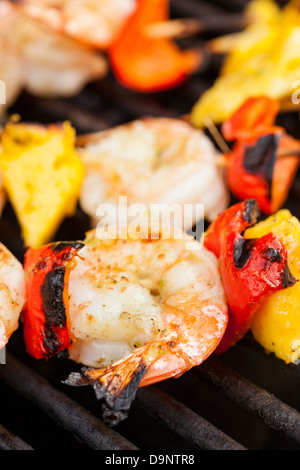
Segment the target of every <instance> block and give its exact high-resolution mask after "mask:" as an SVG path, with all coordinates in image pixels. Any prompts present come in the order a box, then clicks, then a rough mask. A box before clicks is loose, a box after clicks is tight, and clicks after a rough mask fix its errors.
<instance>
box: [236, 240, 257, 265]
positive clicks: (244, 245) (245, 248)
mask: <svg viewBox="0 0 300 470" xmlns="http://www.w3.org/2000/svg"><path fill="white" fill-rule="evenodd" d="M256 240H257V239H256V238H251V239H250V238H249V239H247V238H239V239H238V240H236V242H235V243H234V248H233V258H234V264H235V267H236V268H237V269H242V268H243V267H244V266H245V264H246V263H247V261H248V259H249V257H250V255H251V251H252V248H253V246H254V245H255V242H256Z"/></svg>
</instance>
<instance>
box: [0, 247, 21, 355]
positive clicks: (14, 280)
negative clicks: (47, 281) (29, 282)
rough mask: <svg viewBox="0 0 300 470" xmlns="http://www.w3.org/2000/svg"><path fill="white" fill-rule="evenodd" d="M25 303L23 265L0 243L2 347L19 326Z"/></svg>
mask: <svg viewBox="0 0 300 470" xmlns="http://www.w3.org/2000/svg"><path fill="white" fill-rule="evenodd" d="M24 304H25V277H24V271H23V266H22V265H21V263H20V262H19V261H18V260H17V259H16V258H15V257H14V256H13V255H12V253H11V252H10V251H9V250H8V249H7V248H6V247H5V246H4V245H3V244H2V243H0V349H1V348H3V347H4V346H5V345H6V344H7V342H8V340H9V338H10V336H11V335H12V333H13V332H14V331H15V330H16V329H17V328H18V326H19V317H20V314H21V312H22V309H23V307H24Z"/></svg>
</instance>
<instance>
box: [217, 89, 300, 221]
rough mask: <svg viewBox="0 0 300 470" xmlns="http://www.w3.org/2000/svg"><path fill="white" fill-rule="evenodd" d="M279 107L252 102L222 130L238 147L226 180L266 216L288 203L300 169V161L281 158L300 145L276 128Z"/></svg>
mask: <svg viewBox="0 0 300 470" xmlns="http://www.w3.org/2000/svg"><path fill="white" fill-rule="evenodd" d="M278 110H279V106H278V103H277V101H276V100H272V99H270V98H264V97H261V98H251V99H249V100H247V101H246V102H245V103H244V105H243V106H241V108H240V109H238V110H237V112H236V113H235V114H234V115H233V116H232V117H231V118H230V119H229V120H228V121H227V122H225V123H224V124H223V126H222V132H223V135H224V137H225V138H226V139H227V140H235V141H236V142H235V144H234V146H233V149H232V151H231V152H230V153H228V154H227V155H226V157H227V167H226V179H227V183H228V187H229V188H230V190H231V192H232V193H233V194H234V195H235V196H236V197H237V198H239V199H240V200H244V199H248V198H250V197H254V198H255V199H256V201H257V202H258V204H259V206H260V209H261V210H262V211H263V212H264V213H266V214H272V213H274V212H276V211H277V210H278V209H279V208H280V207H281V206H282V205H283V204H284V202H285V200H286V198H287V196H288V192H289V189H290V187H291V185H292V182H293V180H294V177H295V174H296V172H297V169H298V166H299V157H298V156H296V155H292V154H291V155H289V156H285V157H280V156H278V153H280V152H281V151H283V150H284V151H291V150H294V149H295V150H297V149H300V142H299V141H297V140H295V139H293V138H292V137H290V136H288V135H287V134H286V133H285V131H284V129H283V128H281V127H276V126H275V125H274V122H275V119H276V115H277V113H278Z"/></svg>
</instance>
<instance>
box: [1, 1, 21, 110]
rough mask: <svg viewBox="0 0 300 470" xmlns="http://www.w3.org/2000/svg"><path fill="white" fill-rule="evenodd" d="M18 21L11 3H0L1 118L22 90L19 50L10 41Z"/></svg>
mask: <svg viewBox="0 0 300 470" xmlns="http://www.w3.org/2000/svg"><path fill="white" fill-rule="evenodd" d="M15 19H16V12H15V10H14V8H13V6H12V5H11V4H10V3H9V2H5V1H2V2H0V22H1V30H0V79H1V99H0V116H3V115H4V114H5V110H6V108H7V107H8V106H9V105H11V104H12V103H13V102H14V101H15V99H16V98H17V96H18V95H19V93H20V92H21V89H22V84H23V83H22V66H21V61H20V56H19V51H18V48H17V47H16V45H15V43H14V42H13V41H11V40H10V37H9V36H10V31H11V28H12V26H13V24H14V21H15Z"/></svg>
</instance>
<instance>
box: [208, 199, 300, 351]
mask: <svg viewBox="0 0 300 470" xmlns="http://www.w3.org/2000/svg"><path fill="white" fill-rule="evenodd" d="M258 215H259V208H258V205H257V203H256V201H255V200H253V199H252V200H247V201H243V202H241V203H239V204H236V205H234V206H232V207H230V208H229V209H228V210H227V211H225V212H223V213H222V214H220V215H219V216H218V217H217V218H216V220H215V221H214V222H213V223H212V224H211V225H210V226H209V228H208V230H207V232H206V234H205V237H204V246H205V247H206V248H207V249H209V250H210V251H212V252H214V253H215V255H216V256H217V257H218V258H219V270H220V275H221V279H222V284H223V287H224V292H225V295H226V299H227V303H228V313H229V318H228V326H227V328H226V331H225V334H224V336H223V338H222V340H221V342H220V344H219V346H218V348H217V349H216V353H217V354H220V353H222V352H224V351H226V350H227V349H228V348H229V347H230V346H233V345H234V344H236V342H237V341H239V340H240V339H241V338H242V337H243V336H244V335H245V333H246V332H247V331H248V330H249V328H250V327H251V322H252V319H253V316H254V314H255V312H256V310H257V309H258V307H259V305H260V304H261V302H262V301H263V300H264V299H265V298H266V297H267V296H269V295H271V294H272V293H273V292H276V291H278V290H281V289H284V288H286V287H289V286H291V285H293V284H294V283H295V282H296V280H295V278H294V277H293V276H292V274H291V273H290V271H289V268H288V264H287V250H286V248H285V247H284V246H283V245H282V243H281V241H280V240H279V238H278V237H277V236H275V235H274V234H272V233H269V234H267V235H265V236H263V237H261V238H258V239H245V238H244V237H243V236H242V233H243V231H244V230H245V229H246V228H247V227H250V226H252V225H254V224H255V223H256V222H257V218H258Z"/></svg>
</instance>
